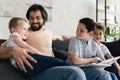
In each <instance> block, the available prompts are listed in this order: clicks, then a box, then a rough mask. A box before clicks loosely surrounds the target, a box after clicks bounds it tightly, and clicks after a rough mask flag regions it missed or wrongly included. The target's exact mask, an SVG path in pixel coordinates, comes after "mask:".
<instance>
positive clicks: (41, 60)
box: [25, 54, 71, 77]
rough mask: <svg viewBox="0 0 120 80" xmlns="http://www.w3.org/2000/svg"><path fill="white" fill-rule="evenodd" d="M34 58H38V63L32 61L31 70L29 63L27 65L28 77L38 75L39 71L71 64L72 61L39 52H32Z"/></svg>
mask: <svg viewBox="0 0 120 80" xmlns="http://www.w3.org/2000/svg"><path fill="white" fill-rule="evenodd" d="M30 56H32V57H33V58H34V59H36V60H37V63H33V62H31V61H29V62H30V64H31V65H32V66H33V69H32V70H31V69H30V68H29V67H28V66H27V65H25V67H26V70H27V73H26V75H27V76H28V77H31V76H34V75H37V74H38V73H40V72H42V71H44V70H46V69H48V68H50V67H55V66H71V64H70V62H68V61H65V60H61V59H59V58H55V57H49V56H43V55H38V54H30Z"/></svg>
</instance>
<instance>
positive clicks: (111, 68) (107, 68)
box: [105, 66, 120, 80]
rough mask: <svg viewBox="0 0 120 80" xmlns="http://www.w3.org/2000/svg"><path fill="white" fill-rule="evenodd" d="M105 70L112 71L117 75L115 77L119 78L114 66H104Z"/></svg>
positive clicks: (119, 79)
mask: <svg viewBox="0 0 120 80" xmlns="http://www.w3.org/2000/svg"><path fill="white" fill-rule="evenodd" d="M105 70H107V71H109V72H112V73H114V74H115V75H116V76H117V79H118V80H120V77H119V75H118V73H117V69H116V68H115V67H114V66H110V67H106V68H105Z"/></svg>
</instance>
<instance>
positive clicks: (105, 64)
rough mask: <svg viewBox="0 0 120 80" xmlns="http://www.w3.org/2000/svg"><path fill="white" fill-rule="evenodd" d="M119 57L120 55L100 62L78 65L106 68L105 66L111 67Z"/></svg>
mask: <svg viewBox="0 0 120 80" xmlns="http://www.w3.org/2000/svg"><path fill="white" fill-rule="evenodd" d="M118 59H120V56H118V57H113V58H110V59H106V60H104V61H102V62H99V63H89V64H85V65H76V66H78V67H97V68H105V67H109V66H111V65H112V64H113V63H114V62H115V61H117V60H118Z"/></svg>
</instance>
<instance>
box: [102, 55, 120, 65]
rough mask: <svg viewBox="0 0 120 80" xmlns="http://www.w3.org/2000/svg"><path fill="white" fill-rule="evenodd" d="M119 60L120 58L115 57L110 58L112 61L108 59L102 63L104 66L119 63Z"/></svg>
mask: <svg viewBox="0 0 120 80" xmlns="http://www.w3.org/2000/svg"><path fill="white" fill-rule="evenodd" d="M118 59H120V56H118V57H113V58H110V59H106V60H104V61H102V62H100V63H102V64H113V63H114V62H115V61H117V60H118Z"/></svg>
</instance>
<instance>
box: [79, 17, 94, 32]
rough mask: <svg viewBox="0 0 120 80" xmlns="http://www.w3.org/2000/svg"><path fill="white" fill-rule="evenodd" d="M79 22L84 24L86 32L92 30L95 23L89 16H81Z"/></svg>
mask: <svg viewBox="0 0 120 80" xmlns="http://www.w3.org/2000/svg"><path fill="white" fill-rule="evenodd" d="M79 23H82V24H84V25H85V26H86V29H87V30H88V32H90V31H94V29H95V25H96V23H95V22H94V20H93V19H91V18H82V19H80V20H79Z"/></svg>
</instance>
